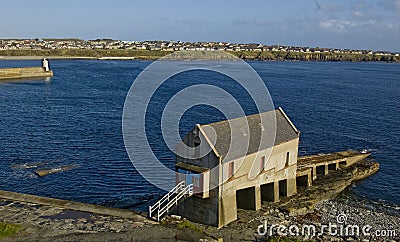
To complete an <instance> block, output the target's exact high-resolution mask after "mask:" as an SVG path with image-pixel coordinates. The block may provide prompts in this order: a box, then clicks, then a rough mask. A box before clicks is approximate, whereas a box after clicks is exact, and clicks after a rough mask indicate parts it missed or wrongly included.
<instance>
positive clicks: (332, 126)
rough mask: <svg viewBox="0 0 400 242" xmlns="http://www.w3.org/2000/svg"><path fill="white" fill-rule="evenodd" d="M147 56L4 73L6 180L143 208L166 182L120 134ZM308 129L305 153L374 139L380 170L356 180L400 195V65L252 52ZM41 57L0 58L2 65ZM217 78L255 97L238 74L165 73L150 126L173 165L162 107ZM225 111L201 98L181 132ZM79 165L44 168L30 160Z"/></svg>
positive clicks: (360, 191)
mask: <svg viewBox="0 0 400 242" xmlns="http://www.w3.org/2000/svg"><path fill="white" fill-rule="evenodd" d="M150 63H151V62H149V61H97V60H53V61H51V62H50V65H51V68H52V69H53V71H54V73H55V76H54V77H53V78H51V79H49V80H23V81H14V82H7V83H0V113H1V118H0V189H2V190H10V191H16V192H24V193H30V194H35V195H40V196H49V197H54V198H61V199H71V200H75V201H81V202H89V203H96V204H101V205H108V206H115V207H122V208H132V209H145V208H146V206H147V205H148V204H149V203H151V202H153V201H154V200H155V199H157V198H158V197H159V196H160V195H161V194H163V193H164V192H163V191H161V190H160V189H158V188H156V187H155V186H153V185H151V184H149V183H148V182H147V181H146V180H145V179H144V178H142V177H141V175H140V174H139V173H138V172H137V171H136V170H135V169H134V167H133V165H132V163H131V161H130V160H129V157H128V155H127V153H126V150H125V147H124V142H123V136H122V128H121V123H122V110H123V106H124V101H125V98H126V95H127V93H128V91H129V88H130V86H131V85H132V83H133V81H134V80H135V78H136V77H137V76H138V75H139V73H140V72H141V71H142V70H143V69H144V68H146V66H148V65H149V64H150ZM248 63H249V64H250V65H251V66H252V67H253V68H254V69H255V70H256V71H257V72H258V74H259V75H260V76H261V77H262V79H263V80H264V82H265V84H266V85H267V87H268V89H269V91H270V93H271V96H272V98H273V101H274V104H275V106H276V107H278V106H281V107H283V108H284V110H285V112H286V113H287V114H288V116H289V117H290V118H291V119H292V121H293V122H294V124H295V125H296V126H297V128H298V129H299V130H300V131H301V135H300V137H301V143H300V148H299V153H300V155H307V154H316V153H323V152H335V151H342V150H347V149H358V150H363V149H369V150H371V151H372V152H373V158H375V159H376V160H377V161H379V162H380V164H381V169H380V171H379V173H378V174H376V175H374V176H372V177H369V178H367V179H365V180H363V181H360V182H357V183H356V184H355V185H354V186H353V188H352V190H353V191H354V193H355V194H356V195H357V196H359V197H362V198H365V199H368V200H371V201H374V202H378V203H382V204H383V203H384V204H391V205H394V206H397V207H398V206H399V205H400V190H399V187H400V179H399V171H400V159H399V158H400V144H399V139H400V99H399V97H400V85H399V84H400V65H399V64H392V63H348V62H329V63H324V62H248ZM40 64H41V63H40V61H34V60H30V61H0V68H1V67H25V66H39V65H40ZM195 84H210V85H215V86H218V87H221V88H223V89H224V90H227V91H229V92H230V93H231V94H232V96H234V97H235V98H236V99H237V100H238V102H239V103H240V105H241V106H242V107H243V109H244V110H245V113H246V114H252V113H256V112H257V110H256V108H255V106H254V104H253V103H252V101H251V97H250V96H249V95H246V93H245V92H244V90H243V88H241V87H240V86H239V85H238V84H237V83H235V82H234V81H233V80H232V79H230V78H228V77H226V76H224V75H222V74H217V73H213V72H207V71H189V72H185V73H181V74H179V75H176V76H174V77H171V78H170V79H169V80H167V81H166V82H165V83H164V84H163V85H162V86H161V87H160V89H159V90H157V91H156V92H155V95H154V96H153V98H152V99H151V102H150V105H149V108H148V110H147V112H148V114H149V115H147V117H148V120H147V119H146V132H147V135H148V137H149V142H150V145H151V147H152V149H153V151H154V153H155V154H156V155H157V157H158V158H159V159H160V160H161V161H162V162H163V163H164V164H165V165H166V166H168V167H171V168H172V167H173V166H174V154H173V153H172V152H171V151H169V150H168V147H167V146H166V145H165V143H164V141H163V139H162V134H161V128H160V127H161V126H160V117H161V114H162V110H163V107H164V106H165V105H166V104H167V102H168V100H169V99H170V98H171V97H172V96H173V95H174V94H175V93H176V92H178V91H180V90H181V89H183V88H185V87H188V86H190V85H195ZM222 119H224V116H223V114H222V113H221V112H219V111H218V110H216V109H215V108H212V107H209V106H204V105H199V106H196V107H193V108H191V109H189V110H188V111H187V112H185V113H184V115H183V116H182V119H181V121H180V133H181V135H183V134H185V133H186V132H188V131H189V130H190V129H191V128H192V127H193V125H194V124H196V123H200V124H206V123H210V122H215V121H219V120H222ZM41 162H46V163H48V164H46V165H44V167H49V168H52V167H59V166H62V165H72V166H73V169H72V170H69V171H65V172H61V173H57V174H53V175H49V176H45V177H41V178H40V177H37V176H36V175H35V174H34V173H33V170H34V169H36V168H25V167H24V166H23V164H31V163H41Z"/></svg>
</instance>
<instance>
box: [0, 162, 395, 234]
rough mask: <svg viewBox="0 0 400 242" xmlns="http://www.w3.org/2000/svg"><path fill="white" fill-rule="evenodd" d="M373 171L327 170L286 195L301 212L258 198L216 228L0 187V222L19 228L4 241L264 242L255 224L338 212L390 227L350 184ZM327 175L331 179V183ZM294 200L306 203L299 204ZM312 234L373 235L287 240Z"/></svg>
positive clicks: (322, 218) (320, 218)
mask: <svg viewBox="0 0 400 242" xmlns="http://www.w3.org/2000/svg"><path fill="white" fill-rule="evenodd" d="M378 169H379V165H378V163H377V162H375V161H373V160H370V159H368V160H364V161H362V162H361V163H360V164H357V165H353V166H351V167H348V168H346V169H342V170H339V171H338V173H332V175H331V177H325V178H321V180H320V182H319V183H318V182H316V183H317V184H318V186H314V191H319V192H318V194H317V196H314V197H313V196H311V195H310V194H312V192H308V193H307V192H304V191H303V192H301V195H300V196H299V197H293V198H291V199H292V201H291V203H293V204H294V205H296V203H295V202H293V200H299V201H300V200H302V199H304V198H305V200H306V202H307V203H308V205H307V210H306V211H302V210H301V209H300V211H302V212H301V213H296V212H293V211H292V212H290V211H288V209H287V207H285V206H287V204H285V201H282V202H283V203H278V204H274V203H268V202H264V203H263V206H262V208H261V210H258V211H251V210H242V209H239V210H238V220H236V221H234V222H232V223H231V224H229V225H227V226H224V227H222V228H220V229H217V228H215V227H211V226H207V225H203V224H198V223H194V222H190V221H188V220H186V219H183V218H180V217H176V216H173V215H171V216H167V217H166V218H165V220H163V221H161V222H160V223H159V222H155V221H153V220H150V219H148V218H147V217H145V215H144V214H143V215H140V214H138V213H135V212H132V211H130V210H124V209H115V208H109V207H102V206H97V205H92V204H85V203H79V202H73V201H66V200H60V199H53V198H45V197H38V196H34V195H28V194H20V193H14V192H7V191H0V216H1V218H2V219H1V220H0V222H5V223H8V224H13V225H17V226H20V227H21V230H20V231H19V232H18V233H17V234H16V235H14V236H12V237H7V241H25V240H27V239H30V240H31V239H34V240H35V241H49V240H57V241H98V240H102V241H107V240H115V239H118V240H120V241H144V240H146V241H148V240H153V241H176V240H181V241H200V240H201V241H217V240H218V241H220V240H219V239H221V238H222V239H223V241H244V240H246V241H249V240H250V241H260V240H261V241H270V239H271V238H276V236H279V234H276V233H273V236H272V237H271V236H268V235H263V234H261V235H260V234H259V232H258V230H257V229H258V228H259V226H260V225H263V224H265V223H268V225H282V226H287V227H288V226H302V225H305V224H306V225H312V226H315V227H316V228H319V227H321V225H322V224H329V223H337V217H338V216H339V215H340V214H344V215H345V216H346V219H347V222H348V223H349V224H356V225H359V226H365V225H369V226H371V227H372V228H373V229H375V230H376V231H378V230H379V231H383V230H385V229H386V230H388V229H391V230H390V231H392V230H393V228H394V229H397V228H399V227H400V210H399V209H398V207H394V208H393V207H385V206H383V205H382V204H379V203H375V202H374V201H372V200H368V199H361V198H359V197H357V196H356V195H354V194H353V193H352V192H351V188H350V187H351V184H354V183H353V182H354V181H358V180H360V179H364V178H366V177H368V176H370V175H373V174H375V173H376V172H377V171H378ZM339 172H340V173H339ZM331 178H334V179H335V180H337V182H336V183H335V184H332V180H331ZM324 181H325V182H324ZM311 189H312V188H311ZM298 204H301V206H300V207H304V206H306V205H305V203H298ZM389 221H390V223H388V222H389ZM271 229H272V228H271ZM388 231H389V230H388ZM317 232H321V231H317ZM396 232H398V234H396V235H393V236H391V237H387V238H386V237H385V238H378V239H379V240H380V241H395V240H396V239H399V238H400V237H399V236H400V231H396ZM316 238H318V239H322V240H323V241H325V240H330V241H352V240H362V239H367V240H370V239H376V237H368V238H365V236H363V235H361V236H356V235H350V236H347V235H343V234H342V235H335V236H331V235H329V234H324V235H321V236H318V237H316V236H314V237H313V236H303V235H299V236H295V237H293V236H292V237H290V239H291V240H293V239H297V240H310V239H316ZM272 241H275V240H272Z"/></svg>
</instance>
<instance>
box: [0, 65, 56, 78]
mask: <svg viewBox="0 0 400 242" xmlns="http://www.w3.org/2000/svg"><path fill="white" fill-rule="evenodd" d="M52 76H53V71H46V69H45V68H43V67H25V68H1V69H0V81H2V80H10V79H24V78H41V77H52Z"/></svg>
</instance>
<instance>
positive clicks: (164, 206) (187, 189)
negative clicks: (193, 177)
mask: <svg viewBox="0 0 400 242" xmlns="http://www.w3.org/2000/svg"><path fill="white" fill-rule="evenodd" d="M192 195H193V184H189V185H187V186H186V183H185V181H182V182H181V183H179V184H178V185H176V186H175V187H174V188H173V189H172V190H171V191H170V192H168V193H167V194H166V195H165V196H163V197H162V198H161V199H160V200H158V202H157V203H156V204H154V205H153V206H149V218H152V217H153V216H155V218H156V219H157V221H160V219H161V217H162V216H163V215H164V214H165V213H166V212H169V209H170V208H171V207H173V206H175V205H178V202H179V201H180V200H181V199H182V198H184V197H187V196H192Z"/></svg>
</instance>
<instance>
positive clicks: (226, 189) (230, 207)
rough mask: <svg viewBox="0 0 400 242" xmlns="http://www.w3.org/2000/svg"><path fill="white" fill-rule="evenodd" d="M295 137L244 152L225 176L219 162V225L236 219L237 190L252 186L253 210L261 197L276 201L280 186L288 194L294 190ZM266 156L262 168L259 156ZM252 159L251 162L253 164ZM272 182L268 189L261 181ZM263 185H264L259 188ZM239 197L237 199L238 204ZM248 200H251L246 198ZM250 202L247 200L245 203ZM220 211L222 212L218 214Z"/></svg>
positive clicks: (292, 193) (296, 148) (225, 165)
mask: <svg viewBox="0 0 400 242" xmlns="http://www.w3.org/2000/svg"><path fill="white" fill-rule="evenodd" d="M298 143H299V139H298V138H297V139H294V140H291V141H289V142H286V143H283V144H280V145H277V146H275V147H274V148H273V149H272V151H271V150H263V151H260V152H258V153H255V154H251V155H249V156H247V157H246V158H245V159H244V161H243V162H241V161H240V160H235V161H233V162H235V164H234V170H235V172H234V175H233V177H229V176H228V173H229V172H228V169H229V165H228V164H224V165H223V172H222V176H223V180H224V182H223V184H222V185H221V187H220V189H221V193H222V194H221V197H222V201H223V204H222V205H223V206H222V205H221V206H220V209H219V212H220V214H221V216H220V221H219V226H218V227H222V226H224V225H226V224H228V223H230V222H232V221H234V220H236V219H237V202H238V200H237V199H238V198H237V197H236V195H237V193H236V191H237V190H242V189H246V188H252V189H251V190H252V191H254V196H252V197H254V199H255V202H254V204H252V206H253V205H254V206H253V208H254V210H258V209H260V208H261V200H263V198H264V199H268V200H273V201H275V202H276V201H279V190H281V191H282V190H284V191H285V195H287V196H292V195H294V194H296V193H297V186H296V171H297V153H298ZM270 152H271V156H270V157H269V159H268V157H266V159H265V160H266V165H265V167H264V169H262V166H261V162H262V157H263V156H266V155H268V154H269V153H270ZM287 152H289V161H288V162H287V160H286V159H287V158H286V157H287ZM253 163H254V165H253ZM255 169H258V170H257V172H258V174H257V175H256V176H255V177H254V178H253V177H252V176H249V173H250V172H254V170H255ZM279 181H286V182H281V183H282V184H284V186H285V187H284V188H283V187H281V188H280V189H279ZM269 183H272V184H273V185H272V187H273V190H272V189H266V187H265V186H264V185H265V184H269ZM261 186H263V188H264V189H262V188H261ZM263 192H264V193H265V192H272V193H273V194H263ZM242 202H243V201H239V203H240V204H242ZM250 202H251V201H250ZM248 205H249V206H250V204H248ZM222 215H224V216H222Z"/></svg>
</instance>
